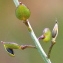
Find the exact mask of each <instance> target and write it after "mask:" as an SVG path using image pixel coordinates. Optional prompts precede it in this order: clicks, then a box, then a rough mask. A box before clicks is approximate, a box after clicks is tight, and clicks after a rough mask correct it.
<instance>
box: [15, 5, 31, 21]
mask: <svg viewBox="0 0 63 63" xmlns="http://www.w3.org/2000/svg"><path fill="white" fill-rule="evenodd" d="M15 14H16V17H17V18H18V19H20V20H23V21H26V20H27V19H28V18H29V17H30V10H29V9H28V8H27V7H26V6H25V5H24V4H20V5H19V6H18V7H17V9H16V11H15Z"/></svg>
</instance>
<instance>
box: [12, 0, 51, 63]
mask: <svg viewBox="0 0 63 63" xmlns="http://www.w3.org/2000/svg"><path fill="white" fill-rule="evenodd" d="M13 1H14V3H15V5H16V7H17V5H19V3H18V0H13ZM24 23H25V25H26V26H27V28H28V31H29V33H30V35H31V37H32V39H33V41H34V43H35V45H36V48H37V49H38V51H39V53H40V54H41V57H42V58H43V60H44V61H45V63H51V61H50V59H49V58H47V55H46V53H45V52H44V50H43V48H42V46H41V44H40V42H39V41H38V39H37V37H36V35H35V33H34V31H33V29H32V27H31V25H30V23H29V21H28V20H27V21H26V22H24Z"/></svg>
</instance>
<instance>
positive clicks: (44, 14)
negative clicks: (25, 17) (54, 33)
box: [0, 0, 63, 63]
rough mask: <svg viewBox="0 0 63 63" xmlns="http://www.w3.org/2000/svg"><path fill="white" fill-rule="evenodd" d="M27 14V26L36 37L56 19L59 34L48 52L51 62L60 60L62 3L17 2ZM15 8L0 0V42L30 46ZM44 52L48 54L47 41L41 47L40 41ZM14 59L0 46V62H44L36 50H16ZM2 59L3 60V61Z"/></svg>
mask: <svg viewBox="0 0 63 63" xmlns="http://www.w3.org/2000/svg"><path fill="white" fill-rule="evenodd" d="M19 1H21V2H22V3H24V4H25V5H26V6H27V7H28V8H29V9H30V11H31V16H30V18H29V20H30V23H31V26H32V28H33V30H34V32H35V34H36V36H37V37H38V36H40V35H41V33H42V30H43V29H44V28H45V27H48V28H50V29H51V30H52V28H53V26H54V24H55V19H56V18H57V20H58V25H59V35H58V37H57V40H56V41H57V42H56V44H55V46H54V48H53V49H52V53H51V61H52V63H60V62H62V61H63V56H62V55H63V1H62V0H19ZM15 9H16V7H15V5H14V3H13V1H12V0H0V40H3V41H7V42H8V41H10V42H16V43H17V42H18V44H33V45H34V43H33V40H32V39H31V37H30V35H29V33H28V30H27V28H26V26H25V25H24V24H23V23H22V22H21V21H20V20H19V19H17V18H16V16H15ZM40 43H41V45H42V46H43V48H44V50H45V52H46V53H47V52H48V48H49V45H50V42H49V43H47V44H45V43H44V42H42V41H40ZM15 54H16V57H13V58H12V57H10V56H8V55H7V53H6V52H5V50H4V48H3V46H2V44H1V43H0V63H44V61H43V59H42V58H41V56H40V54H39V53H38V51H37V50H36V49H26V50H24V51H20V50H18V51H16V50H15ZM3 60H4V61H3Z"/></svg>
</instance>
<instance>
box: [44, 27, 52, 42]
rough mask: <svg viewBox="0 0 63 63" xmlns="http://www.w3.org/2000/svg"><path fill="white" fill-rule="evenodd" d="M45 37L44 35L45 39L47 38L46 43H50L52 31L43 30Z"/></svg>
mask: <svg viewBox="0 0 63 63" xmlns="http://www.w3.org/2000/svg"><path fill="white" fill-rule="evenodd" d="M43 35H44V37H45V38H44V39H43V41H44V42H48V41H50V39H51V31H50V29H49V28H45V29H44V30H43Z"/></svg>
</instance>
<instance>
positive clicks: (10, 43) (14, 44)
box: [4, 42, 20, 49]
mask: <svg viewBox="0 0 63 63" xmlns="http://www.w3.org/2000/svg"><path fill="white" fill-rule="evenodd" d="M4 45H5V47H6V48H11V49H19V47H20V46H19V45H18V44H17V43H12V42H5V43H4Z"/></svg>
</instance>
